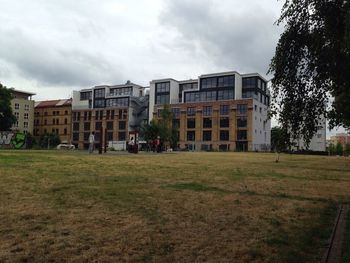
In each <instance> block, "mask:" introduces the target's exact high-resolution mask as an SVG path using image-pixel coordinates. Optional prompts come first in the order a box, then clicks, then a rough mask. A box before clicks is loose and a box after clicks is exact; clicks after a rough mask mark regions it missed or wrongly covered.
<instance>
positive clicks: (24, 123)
mask: <svg viewBox="0 0 350 263" xmlns="http://www.w3.org/2000/svg"><path fill="white" fill-rule="evenodd" d="M23 127H24V129H27V128H28V122H27V121H25V122H23Z"/></svg>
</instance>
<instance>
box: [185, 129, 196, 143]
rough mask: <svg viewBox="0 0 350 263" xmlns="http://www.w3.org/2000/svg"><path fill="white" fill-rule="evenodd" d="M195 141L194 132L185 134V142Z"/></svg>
mask: <svg viewBox="0 0 350 263" xmlns="http://www.w3.org/2000/svg"><path fill="white" fill-rule="evenodd" d="M195 140H196V132H195V131H188V132H187V141H195Z"/></svg>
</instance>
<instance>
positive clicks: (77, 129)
mask: <svg viewBox="0 0 350 263" xmlns="http://www.w3.org/2000/svg"><path fill="white" fill-rule="evenodd" d="M73 131H79V122H74V123H73Z"/></svg>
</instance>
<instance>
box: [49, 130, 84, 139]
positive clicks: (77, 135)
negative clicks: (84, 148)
mask: <svg viewBox="0 0 350 263" xmlns="http://www.w3.org/2000/svg"><path fill="white" fill-rule="evenodd" d="M45 133H46V132H45ZM73 141H79V132H73Z"/></svg>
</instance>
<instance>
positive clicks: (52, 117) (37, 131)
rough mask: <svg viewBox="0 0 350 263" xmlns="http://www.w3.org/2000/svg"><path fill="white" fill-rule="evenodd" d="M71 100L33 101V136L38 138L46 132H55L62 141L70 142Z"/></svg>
mask: <svg viewBox="0 0 350 263" xmlns="http://www.w3.org/2000/svg"><path fill="white" fill-rule="evenodd" d="M71 119H72V100H71V99H63V100H47V101H37V102H35V112H34V137H35V138H36V139H37V140H38V139H39V138H40V136H42V135H44V134H46V133H56V134H58V135H59V137H60V139H61V141H62V142H65V143H70V142H71V139H72V134H71V131H72V129H71V126H72V123H71Z"/></svg>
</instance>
